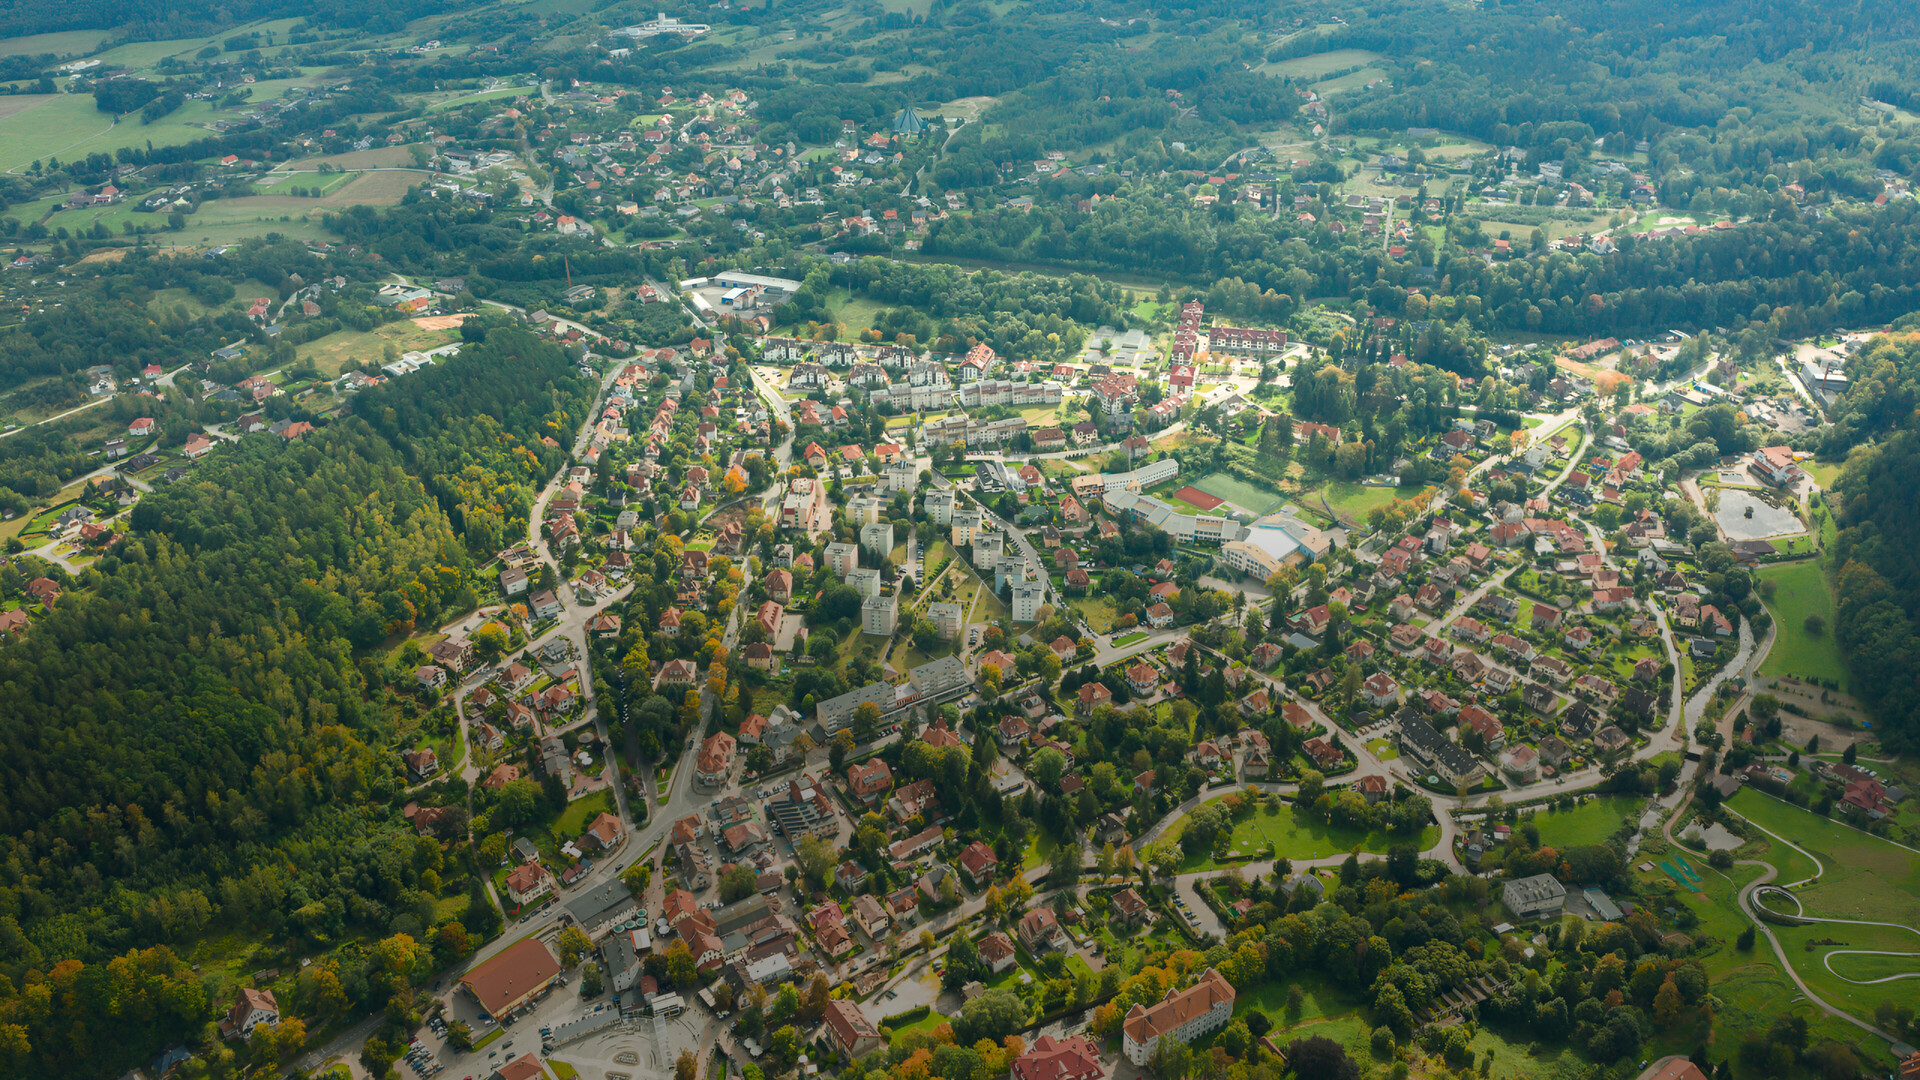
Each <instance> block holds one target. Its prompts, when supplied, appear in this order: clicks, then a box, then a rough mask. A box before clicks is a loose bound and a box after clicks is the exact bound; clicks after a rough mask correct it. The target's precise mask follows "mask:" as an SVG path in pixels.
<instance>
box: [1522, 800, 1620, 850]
mask: <svg viewBox="0 0 1920 1080" xmlns="http://www.w3.org/2000/svg"><path fill="white" fill-rule="evenodd" d="M1646 802H1647V801H1646V800H1645V799H1643V798H1640V797H1638V796H1634V795H1605V796H1601V797H1599V798H1596V799H1592V800H1590V801H1588V802H1584V803H1581V804H1580V805H1579V806H1576V807H1574V808H1573V809H1571V810H1548V811H1545V812H1542V813H1538V814H1535V815H1534V817H1533V823H1534V825H1535V826H1537V827H1538V828H1539V829H1540V842H1541V843H1542V844H1545V845H1548V846H1550V847H1557V848H1568V847H1577V846H1579V845H1582V844H1599V843H1604V842H1605V841H1606V839H1607V837H1609V836H1612V835H1613V834H1614V831H1615V830H1617V829H1619V828H1620V824H1621V819H1622V818H1631V817H1638V816H1639V814H1640V812H1641V811H1642V810H1643V809H1644V808H1645V807H1646Z"/></svg>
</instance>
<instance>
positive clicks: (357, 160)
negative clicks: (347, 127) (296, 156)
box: [281, 146, 413, 172]
mask: <svg viewBox="0 0 1920 1080" xmlns="http://www.w3.org/2000/svg"><path fill="white" fill-rule="evenodd" d="M411 164H413V154H412V152H411V151H409V150H408V149H407V148H406V147H404V146H377V147H374V148H373V149H371V150H351V151H348V152H347V153H344V154H323V155H321V156H319V157H310V158H301V159H300V160H299V161H289V162H287V163H286V164H285V165H284V166H281V168H284V169H286V170H287V171H289V172H318V171H319V169H320V166H322V165H331V166H333V167H334V168H336V169H340V170H342V171H345V172H354V171H357V170H360V169H398V168H402V167H404V166H407V165H411Z"/></svg>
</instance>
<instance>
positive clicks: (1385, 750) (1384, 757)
mask: <svg viewBox="0 0 1920 1080" xmlns="http://www.w3.org/2000/svg"><path fill="white" fill-rule="evenodd" d="M1367 750H1368V751H1369V752H1371V753H1372V754H1373V756H1374V757H1376V758H1378V759H1379V760H1381V761H1392V760H1393V759H1394V758H1397V757H1399V756H1400V751H1399V750H1396V749H1394V745H1393V740H1392V739H1375V740H1373V741H1372V742H1370V743H1368V744H1367Z"/></svg>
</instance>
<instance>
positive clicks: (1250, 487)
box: [1182, 473, 1287, 517]
mask: <svg viewBox="0 0 1920 1080" xmlns="http://www.w3.org/2000/svg"><path fill="white" fill-rule="evenodd" d="M1193 487H1194V488H1199V489H1200V490H1201V491H1203V492H1205V493H1207V494H1208V495H1212V496H1214V497H1216V498H1218V499H1222V500H1225V501H1226V502H1230V503H1232V504H1233V505H1235V506H1237V507H1239V508H1240V509H1242V510H1245V511H1246V512H1247V513H1249V514H1252V515H1254V516H1255V517H1259V516H1260V515H1262V514H1268V513H1272V512H1273V510H1274V509H1275V508H1277V507H1279V505H1280V504H1281V503H1284V502H1286V501H1287V500H1286V499H1285V498H1284V497H1282V496H1281V495H1280V493H1279V492H1277V491H1269V490H1268V489H1266V488H1263V487H1260V486H1258V485H1255V484H1249V483H1247V482H1246V481H1245V480H1242V479H1240V478H1239V477H1237V476H1230V475H1228V474H1226V473H1208V474H1207V475H1205V476H1203V477H1201V478H1200V479H1198V480H1195V481H1194V482H1193ZM1182 490H1183V491H1186V490H1192V488H1183V489H1182Z"/></svg>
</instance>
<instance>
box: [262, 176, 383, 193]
mask: <svg viewBox="0 0 1920 1080" xmlns="http://www.w3.org/2000/svg"><path fill="white" fill-rule="evenodd" d="M358 175H359V174H358V173H350V172H340V173H317V172H312V173H295V174H294V175H292V176H287V177H282V178H280V179H279V180H276V181H275V182H274V183H272V184H269V185H267V186H265V187H263V188H261V189H260V193H261V194H262V195H291V194H293V189H295V188H300V189H301V190H303V191H309V192H318V193H319V194H320V195H331V194H332V193H333V192H335V191H338V190H339V189H340V186H341V185H342V184H345V183H347V182H348V181H350V180H353V179H354V178H355V177H357V176H358ZM304 197H305V198H318V196H315V195H307V196H304Z"/></svg>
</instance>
